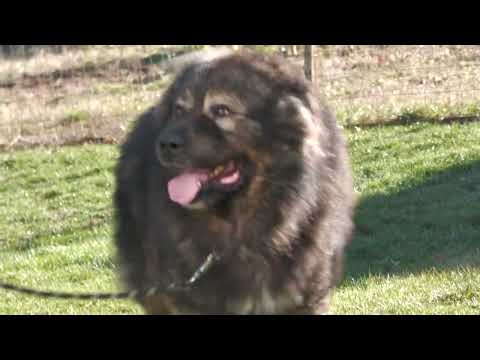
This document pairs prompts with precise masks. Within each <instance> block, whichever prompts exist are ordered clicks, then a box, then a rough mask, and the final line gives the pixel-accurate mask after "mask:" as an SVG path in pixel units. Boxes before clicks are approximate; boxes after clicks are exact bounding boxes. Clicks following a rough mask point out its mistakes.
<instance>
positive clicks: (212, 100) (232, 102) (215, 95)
mask: <svg viewBox="0 0 480 360" xmlns="http://www.w3.org/2000/svg"><path fill="white" fill-rule="evenodd" d="M216 105H225V106H227V107H228V108H229V109H230V110H231V111H232V113H233V114H232V115H234V114H244V113H245V111H246V106H245V105H244V104H243V102H242V101H241V100H240V99H239V98H237V97H236V96H234V95H232V94H227V93H224V92H220V91H216V92H214V91H209V92H207V94H206V95H205V100H204V102H203V112H204V114H206V115H208V116H212V117H214V116H213V114H212V113H211V109H212V108H213V107H214V106H216ZM214 120H215V122H216V124H217V125H218V127H220V128H221V129H222V130H224V131H229V132H232V131H235V127H236V121H235V119H234V118H233V117H232V116H225V117H222V118H215V117H214Z"/></svg>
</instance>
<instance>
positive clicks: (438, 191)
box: [345, 161, 480, 278]
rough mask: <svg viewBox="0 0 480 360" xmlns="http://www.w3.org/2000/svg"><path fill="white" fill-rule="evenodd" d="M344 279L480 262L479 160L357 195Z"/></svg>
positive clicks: (445, 267) (415, 271)
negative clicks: (390, 189) (384, 191)
mask: <svg viewBox="0 0 480 360" xmlns="http://www.w3.org/2000/svg"><path fill="white" fill-rule="evenodd" d="M356 226H357V230H356V234H355V237H354V239H353V242H352V245H351V247H350V249H349V251H348V255H347V262H346V268H345V278H347V277H348V278H360V277H363V276H366V275H369V274H378V275H385V274H406V273H418V272H421V271H423V270H427V269H432V268H436V269H447V268H453V267H457V266H480V161H476V162H470V163H464V164H461V165H458V166H456V167H452V168H450V169H448V170H446V171H443V172H441V173H437V174H433V175H432V176H431V177H430V178H429V180H428V181H426V182H424V183H421V184H416V185H412V186H411V187H408V188H405V189H404V190H402V191H400V192H398V193H395V194H389V195H375V196H371V197H365V198H363V199H361V200H360V203H359V205H358V208H357V213H356Z"/></svg>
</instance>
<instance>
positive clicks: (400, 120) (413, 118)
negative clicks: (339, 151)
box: [344, 111, 480, 129]
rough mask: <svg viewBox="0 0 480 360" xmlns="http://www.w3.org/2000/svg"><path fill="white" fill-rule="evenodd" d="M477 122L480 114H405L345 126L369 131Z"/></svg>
mask: <svg viewBox="0 0 480 360" xmlns="http://www.w3.org/2000/svg"><path fill="white" fill-rule="evenodd" d="M475 121H480V114H471V115H451V116H445V117H441V116H433V115H424V114H421V113H419V112H415V111H412V112H408V111H407V112H404V113H402V114H401V115H399V116H397V117H394V118H393V119H381V120H378V121H374V122H369V123H351V124H346V125H344V127H345V128H347V129H349V128H363V129H369V128H374V127H378V126H399V125H402V126H403V125H412V124H416V123H427V124H439V125H449V124H453V123H458V124H467V123H471V122H475Z"/></svg>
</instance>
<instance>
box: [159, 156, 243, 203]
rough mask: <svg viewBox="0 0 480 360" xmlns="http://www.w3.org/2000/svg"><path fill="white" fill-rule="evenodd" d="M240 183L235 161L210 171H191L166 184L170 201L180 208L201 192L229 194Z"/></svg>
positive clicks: (240, 179)
mask: <svg viewBox="0 0 480 360" xmlns="http://www.w3.org/2000/svg"><path fill="white" fill-rule="evenodd" d="M241 182H242V176H241V172H240V168H239V166H238V164H237V163H236V162H235V161H233V160H232V161H229V162H228V163H226V164H224V165H219V166H217V167H215V168H214V169H213V170H212V169H191V170H187V171H185V172H183V173H182V174H180V175H178V176H176V177H174V178H173V179H171V180H170V181H169V182H168V195H169V196H170V200H172V201H173V202H176V203H177V204H180V205H182V206H188V205H190V204H192V203H193V202H194V201H195V199H196V198H197V197H198V195H199V193H200V192H201V191H202V190H205V189H209V190H217V191H223V192H231V191H235V190H237V189H238V187H239V185H240V184H241Z"/></svg>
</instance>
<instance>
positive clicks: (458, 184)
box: [0, 122, 480, 314]
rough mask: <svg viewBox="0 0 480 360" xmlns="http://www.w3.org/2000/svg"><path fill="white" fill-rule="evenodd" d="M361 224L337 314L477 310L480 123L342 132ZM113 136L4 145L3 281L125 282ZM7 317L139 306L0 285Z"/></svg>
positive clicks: (0, 182)
mask: <svg viewBox="0 0 480 360" xmlns="http://www.w3.org/2000/svg"><path fill="white" fill-rule="evenodd" d="M346 132H347V135H348V137H349V142H350V152H351V157H352V165H353V169H354V173H355V178H356V188H357V190H358V191H359V192H360V193H361V196H360V203H359V207H358V212H357V219H356V222H357V227H358V229H357V233H356V237H355V239H354V241H353V243H352V247H351V249H350V252H349V256H348V259H347V267H346V274H345V279H344V281H343V282H342V284H341V285H340V286H339V288H338V289H337V290H336V292H335V294H334V298H333V312H334V313H337V314H480V141H479V139H480V123H478V122H471V123H466V124H450V125H445V124H444V125H441V124H435V123H427V122H421V123H415V122H412V123H410V124H408V125H381V126H380V125H379V126H363V127H362V126H356V127H351V128H348V129H346ZM117 155H118V153H117V148H116V147H115V146H113V145H83V146H76V147H59V148H37V149H31V150H22V151H14V152H7V153H0V278H1V279H2V280H4V281H9V282H13V283H17V284H21V285H24V286H33V287H35V288H40V289H49V290H65V291H80V292H87V291H95V292H96V291H111V290H118V282H117V278H116V275H115V274H116V272H115V264H114V262H113V254H114V253H113V247H112V228H113V224H112V206H111V195H112V191H113V177H112V170H113V167H114V165H115V161H116V157H117ZM0 313H1V314H140V313H141V309H140V308H139V307H138V306H137V305H135V304H134V303H132V302H130V301H126V300H125V301H57V300H43V299H38V298H35V297H29V296H23V295H17V294H14V293H9V292H4V291H3V290H0Z"/></svg>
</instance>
